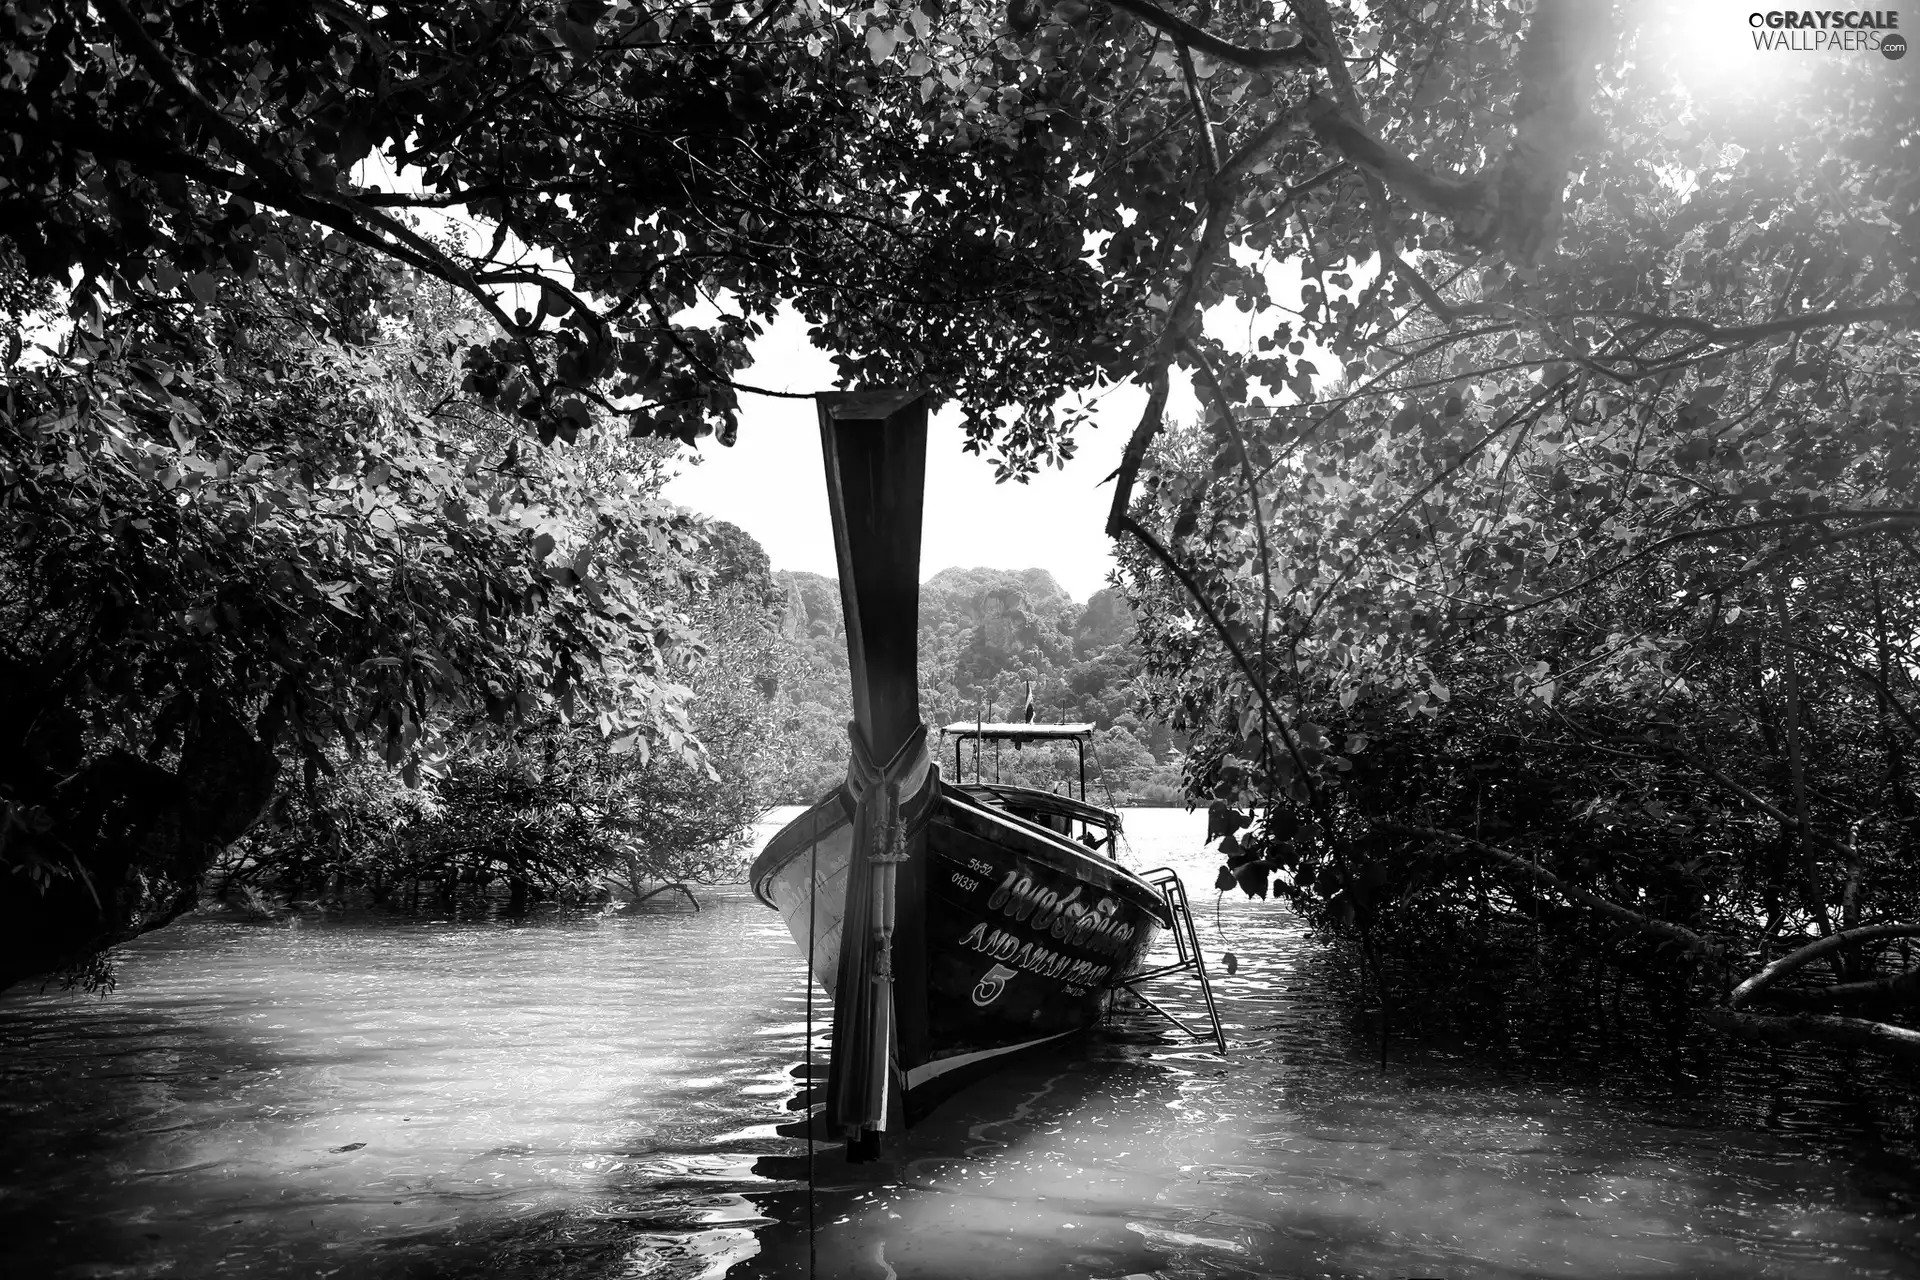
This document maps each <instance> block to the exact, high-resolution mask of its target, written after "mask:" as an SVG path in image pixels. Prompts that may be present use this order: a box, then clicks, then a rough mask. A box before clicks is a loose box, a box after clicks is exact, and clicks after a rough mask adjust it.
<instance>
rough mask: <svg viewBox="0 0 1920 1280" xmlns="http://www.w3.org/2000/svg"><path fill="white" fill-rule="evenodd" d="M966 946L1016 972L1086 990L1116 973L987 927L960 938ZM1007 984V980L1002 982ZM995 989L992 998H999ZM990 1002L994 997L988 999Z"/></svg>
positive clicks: (1107, 967) (1096, 963) (1105, 966)
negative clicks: (1024, 971)
mask: <svg viewBox="0 0 1920 1280" xmlns="http://www.w3.org/2000/svg"><path fill="white" fill-rule="evenodd" d="M960 945H961V946H963V947H972V948H973V949H974V950H975V951H978V952H980V953H982V954H983V955H989V956H992V957H993V958H994V959H995V960H998V961H1000V962H1001V963H1003V964H1009V965H1012V966H1013V967H1014V968H1016V969H1025V970H1026V971H1027V972H1028V973H1037V974H1039V975H1040V976H1041V977H1043V978H1058V979H1059V980H1060V981H1062V982H1066V983H1072V984H1076V985H1079V986H1083V987H1093V986H1098V985H1099V984H1100V983H1102V982H1104V981H1106V977H1107V975H1108V974H1109V973H1112V972H1113V966H1112V965H1110V964H1101V963H1100V962H1099V961H1097V960H1076V959H1074V958H1073V957H1072V956H1067V955H1061V954H1060V953H1059V952H1058V951H1054V950H1051V949H1049V948H1047V947H1043V946H1041V945H1040V944H1039V943H1037V942H1022V941H1021V940H1020V939H1019V938H1018V937H1017V936H1016V935H1014V934H1011V933H1008V932H1007V931H1006V930H1005V929H994V930H991V931H989V930H988V928H987V926H986V925H984V924H976V925H974V926H973V928H971V929H969V930H968V931H967V936H966V937H964V938H962V939H960ZM1002 985H1004V981H1003V983H1002ZM999 994H1000V992H999V989H998V988H995V990H994V992H993V995H995V996H997V995H999ZM989 999H991V997H989ZM974 1003H975V1004H985V1003H988V1001H986V1000H978V999H976V1000H975V1001H974Z"/></svg>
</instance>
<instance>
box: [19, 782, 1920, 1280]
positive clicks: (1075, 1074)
mask: <svg viewBox="0 0 1920 1280" xmlns="http://www.w3.org/2000/svg"><path fill="white" fill-rule="evenodd" d="M1203 830H1204V818H1203V817H1201V816H1199V815H1187V814H1184V813H1179V812H1170V811H1146V812H1141V813H1136V814H1134V815H1131V818H1130V834H1131V839H1132V844H1133V846H1134V850H1135V854H1134V861H1135V863H1136V865H1142V866H1145V865H1153V864H1156V863H1159V862H1163V861H1168V860H1173V861H1174V862H1175V864H1176V865H1178V866H1179V867H1180V868H1181V870H1182V871H1183V873H1185V874H1186V876H1187V880H1188V883H1189V885H1190V886H1193V887H1194V888H1195V889H1196V890H1198V889H1200V888H1201V887H1202V886H1204V885H1205V884H1207V883H1208V882H1210V880H1211V876H1210V874H1209V872H1210V869H1211V862H1210V861H1209V860H1208V859H1207V857H1206V856H1205V855H1204V854H1203V853H1201V852H1200V850H1199V848H1198V842H1199V837H1200V835H1201V833H1202V831H1203ZM703 902H704V904H705V905H706V908H707V909H706V910H704V911H702V912H700V913H699V914H697V915H696V914H694V913H692V912H690V911H686V910H685V909H684V908H676V907H673V906H662V907H661V908H660V909H659V910H657V911H653V912H650V913H648V914H644V915H641V916H638V917H613V918H607V919H599V920H590V921H578V922H572V923H566V924H549V925H542V926H533V927H526V928H507V927H500V926H489V925H468V924H460V925H449V924H402V923H392V922H378V923H370V922H361V923H347V922H338V923H321V924H314V923H305V924H303V925H301V926H300V927H298V928H295V929H280V928H268V927H259V926H240V925H233V924H226V923H216V922H210V921H202V922H195V923H189V924H187V925H184V926H179V927H176V928H173V929H169V930H166V931H163V932H161V933H160V934H158V935H155V936H154V937H151V938H148V939H145V940H143V941H142V942H140V943H138V944H136V945H135V946H133V947H130V948H128V958H127V962H126V964H125V965H124V967H123V970H122V978H121V987H120V990H119V992H118V993H116V994H115V995H114V996H112V997H110V998H108V999H106V1000H104V1001H101V1000H96V999H91V998H87V997H82V996H79V995H77V994H70V993H47V994H45V995H38V994H35V993H33V992H31V991H26V992H14V993H10V994H8V995H7V996H5V997H0V1075H3V1077H4V1091H3V1092H0V1113H3V1114H4V1116H5V1125H4V1130H0V1232H4V1236H0V1238H4V1239H5V1241H6V1242H7V1253H8V1255H9V1266H10V1268H11V1269H12V1270H11V1274H20V1275H26V1276H72V1277H107V1276H127V1277H133V1276H214V1275H219V1276H228V1275H231V1276H261V1277H264V1276H309V1275H311V1276H324V1275H340V1276H370V1277H383V1278H384V1277H399V1276H409V1277H411V1276H481V1275H487V1276H492V1275H516V1276H519V1275H524V1276H537V1277H563V1276H659V1277H667V1278H672V1280H681V1278H683V1277H692V1276H715V1277H717V1276H720V1275H728V1276H733V1277H740V1278H742V1280H744V1278H745V1277H757V1276H767V1277H772V1276H788V1277H797V1276H802V1275H805V1274H806V1268H807V1252H808V1249H807V1238H806V1222H807V1217H808V1213H807V1197H806V1193H805V1178H806V1159H805V1154H804V1149H803V1146H802V1144H800V1143H798V1142H795V1141H792V1140H788V1139H784V1138H781V1137H779V1136H777V1135H776V1134H775V1132H774V1129H773V1126H774V1125H775V1124H777V1123H779V1122H781V1121H784V1120H788V1119H791V1118H793V1112H792V1111H791V1110H789V1109H788V1108H789V1103H790V1102H792V1101H793V1099H794V1081H793V1078H792V1075H791V1073H790V1069H791V1068H792V1067H793V1065H794V1064H796V1063H797V1062H799V1061H800V1059H801V1057H802V1052H803V1048H804V1039H805V1034H806V1018H805V990H804V987H803V986H802V985H801V978H800V969H799V960H798V957H797V956H796V955H795V954H794V953H793V951H792V948H791V946H790V944H789V943H788V941H787V939H786V936H785V930H784V929H783V928H782V927H781V925H780V922H779V920H778V918H777V917H776V916H775V915H774V913H772V912H771V911H768V910H766V909H765V908H763V907H761V906H760V905H759V904H758V903H756V902H754V901H753V900H752V898H751V896H749V895H747V894H745V893H744V892H743V891H739V890H728V891H725V892H722V893H719V894H707V895H703ZM1201 923H1202V930H1203V940H1204V941H1205V942H1206V945H1207V947H1208V950H1209V952H1210V953H1212V954H1217V953H1218V952H1219V951H1223V950H1231V951H1234V952H1235V953H1237V954H1238V956H1239V957H1240V970H1239V972H1238V974H1237V975H1235V976H1233V977H1230V978H1225V977H1223V978H1220V979H1218V982H1219V991H1220V994H1221V996H1222V1006H1223V1013H1224V1015H1225V1017H1226V1018H1227V1020H1228V1023H1229V1033H1230V1036H1231V1038H1232V1041H1233V1044H1234V1052H1233V1055H1232V1056H1231V1057H1230V1058H1228V1059H1226V1060H1224V1061H1223V1060H1221V1059H1220V1058H1218V1057H1217V1056H1215V1055H1214V1054H1211V1053H1208V1052H1204V1051H1201V1050H1198V1049H1193V1048H1189V1047H1186V1046H1183V1045H1180V1044H1175V1043H1171V1042H1169V1041H1168V1040H1167V1039H1165V1038H1164V1037H1162V1036H1161V1035H1159V1033H1158V1031H1157V1030H1156V1029H1154V1028H1152V1027H1150V1026H1149V1025H1148V1024H1146V1023H1145V1022H1141V1021H1137V1020H1135V1019H1133V1018H1123V1019H1121V1020H1119V1021H1118V1022H1117V1024H1116V1026H1115V1028H1114V1029H1113V1031H1112V1032H1111V1033H1110V1034H1109V1035H1107V1036H1106V1037H1104V1038H1102V1039H1099V1040H1095V1041H1091V1042H1088V1043H1086V1044H1083V1045H1080V1046H1078V1047H1075V1048H1073V1049H1069V1050H1065V1051H1062V1052H1060V1053H1058V1054H1055V1055H1054V1056H1052V1057H1049V1058H1046V1059H1043V1060H1036V1061H1032V1062H1029V1063H1027V1064H1023V1065H1021V1066H1017V1067H1015V1068H1013V1069H1010V1070H1008V1071H1006V1072H1004V1073H1002V1074H1001V1075H999V1076H996V1077H994V1078H992V1079H991V1080H989V1081H987V1082H985V1083H983V1084H981V1085H979V1086H976V1087H975V1088H973V1089H972V1090H969V1091H968V1092H966V1093H963V1094H962V1095H961V1096H960V1097H958V1098H956V1099H954V1100H953V1101H951V1102H949V1103H948V1104H947V1105H946V1106H945V1107H943V1108H942V1109H941V1110H940V1111H938V1112H937V1113H936V1114H935V1115H934V1116H933V1117H932V1118H930V1119H929V1120H928V1121H927V1122H925V1123H924V1124H923V1125H922V1127H920V1128H918V1129H916V1130H915V1131H914V1132H913V1133H912V1134H910V1135H908V1136H907V1137H906V1138H905V1139H904V1140H903V1141H900V1142H897V1143H895V1144H894V1147H893V1150H892V1153H891V1154H890V1156H889V1158H888V1159H886V1160H885V1161H882V1162H880V1163H879V1164H876V1165H868V1166H858V1167H849V1166H847V1165H845V1164H844V1163H843V1162H841V1161H839V1160H838V1159H836V1158H835V1157H834V1156H833V1155H832V1153H831V1152H828V1151H826V1150H824V1149H823V1150H822V1151H821V1152H820V1153H819V1155H818V1157H817V1159H816V1163H815V1167H814V1169H813V1175H814V1182H815V1186H816V1192H815V1197H814V1203H813V1208H814V1217H815V1221H816V1222H817V1225H818V1229H817V1232H816V1234H815V1238H814V1248H815V1250H816V1252H817V1274H820V1275H823V1276H826V1275H832V1276H849V1277H853V1276H861V1277H866V1276H870V1277H874V1280H883V1278H884V1277H888V1276H890V1275H891V1276H897V1277H901V1278H903V1280H904V1278H906V1277H914V1276H924V1277H971V1276H984V1275H989V1274H991V1275H996V1276H999V1275H1006V1276H1034V1277H1040V1276H1070V1277H1121V1276H1128V1275H1135V1276H1137V1275H1142V1274H1156V1275H1159V1276H1162V1277H1201V1276H1206V1277H1215V1276H1302V1277H1305V1276H1329V1275H1330V1276H1366V1277H1383V1278H1384V1277H1396V1278H1399V1277H1407V1276H1447V1277H1454V1278H1456V1280H1468V1278H1472V1280H1480V1278H1482V1277H1519V1276H1567V1277H1584V1276H1634V1277H1638V1276H1700V1277H1734V1276H1779V1277H1801V1276H1808V1277H1814V1276H1833V1277H1840V1276H1864V1275H1888V1276H1895V1275H1914V1274H1920V1181H1916V1178H1915V1175H1914V1171H1913V1166H1912V1164H1911V1158H1912V1151H1911V1150H1910V1149H1905V1148H1900V1147H1891V1148H1890V1147H1889V1146H1888V1145H1887V1144H1886V1143H1885V1142H1884V1141H1883V1140H1881V1139H1880V1137H1879V1136H1878V1135H1879V1132H1880V1128H1881V1127H1883V1126H1881V1127H1877V1126H1876V1120H1875V1117H1874V1116H1873V1115H1872V1114H1871V1112H1870V1111H1868V1110H1865V1109H1863V1107H1862V1105H1861V1103H1860V1102H1859V1100H1858V1099H1854V1098H1851V1097H1850V1096H1849V1095H1848V1093H1847V1090H1846V1089H1845V1087H1844V1084H1843V1083H1841V1081H1842V1073H1841V1072H1839V1071H1838V1070H1830V1071H1829V1072H1828V1073H1827V1074H1826V1075H1825V1076H1821V1075H1818V1074H1816V1075H1814V1076H1811V1077H1809V1076H1806V1075H1800V1076H1794V1077H1789V1076H1787V1075H1786V1074H1785V1073H1783V1072H1781V1071H1780V1070H1779V1069H1778V1068H1777V1067H1775V1066H1771V1065H1769V1064H1768V1063H1766V1062H1762V1061H1756V1062H1755V1063H1754V1064H1753V1065H1752V1066H1751V1067H1750V1068H1746V1069H1744V1070H1736V1071H1735V1072H1734V1073H1733V1074H1732V1075H1731V1076H1730V1077H1729V1078H1727V1079H1725V1080H1719V1081H1716V1082H1714V1083H1715V1087H1714V1088H1712V1089H1710V1090H1707V1091H1705V1092H1704V1093H1698V1094H1696V1095H1695V1096H1691V1097H1689V1096H1687V1095H1686V1094H1684V1093H1683V1092H1678V1091H1676V1090H1675V1089H1672V1088H1665V1089H1663V1091H1662V1094H1661V1096H1659V1097H1657V1098H1649V1097H1643V1096H1640V1095H1638V1094H1636V1093H1635V1091H1633V1090H1632V1089H1629V1088H1626V1087H1623V1086H1621V1085H1618V1084H1610V1083H1608V1082H1606V1081H1605V1080H1604V1079H1599V1080H1594V1081H1590V1082H1587V1083H1582V1084H1577V1085H1575V1084H1566V1085H1555V1086H1548V1085H1542V1084H1539V1083H1529V1082H1528V1079H1527V1078H1526V1077H1522V1076H1518V1075H1508V1074H1503V1073H1501V1072H1499V1071H1498V1070H1496V1069H1495V1068H1492V1067H1490V1066H1488V1065H1487V1064H1485V1063H1484V1062H1479V1061H1475V1060H1470V1059H1466V1058H1457V1057H1448V1056H1445V1055H1442V1054H1437V1053H1431V1052H1429V1053H1425V1054H1421V1055H1417V1056H1415V1055H1408V1056H1409V1059H1410V1060H1409V1061H1407V1062H1403V1063H1400V1064H1396V1065H1395V1066H1393V1067H1392V1068H1391V1069H1390V1070H1389V1071H1388V1072H1387V1073H1385V1074H1384V1075H1383V1074H1382V1073H1381V1072H1380V1070H1379V1069H1378V1066H1377V1064H1376V1063H1375V1062H1374V1060H1373V1058H1372V1049H1373V1046H1372V1045H1371V1043H1368V1042H1364V1041H1362V1040H1360V1039H1358V1038H1356V1037H1355V1035H1354V1033H1353V1032H1351V1031H1350V1030H1349V1027H1348V1023H1347V1019H1346V1016H1345V1014H1344V1013H1343V1009H1344V1007H1345V1006H1344V1004H1343V998H1342V995H1341V990H1342V985H1343V983H1344V982H1345V981H1347V977H1346V975H1345V974H1344V973H1342V972H1340V971H1339V970H1338V968H1337V966H1333V965H1331V964H1330V963H1329V961H1328V960H1327V958H1326V957H1325V955H1324V954H1323V953H1322V952H1321V951H1320V950H1319V949H1318V948H1316V947H1315V946H1313V945H1312V944H1311V943H1310V942H1309V941H1308V939H1307V938H1306V937H1305V936H1304V935H1303V933H1302V931H1301V930H1300V929H1299V927H1298V926H1297V924H1296V923H1295V922H1293V921H1292V920H1291V919H1290V918H1289V917H1288V916H1287V915H1286V913H1285V912H1284V911H1282V910H1280V909H1279V908H1276V907H1274V906H1272V905H1270V904H1266V903H1236V902H1232V901H1229V902H1225V903H1223V904H1221V905H1220V908H1219V911H1218V915H1217V919H1216V916H1215V911H1214V907H1213V904H1212V903H1211V902H1210V901H1209V902H1207V903H1205V904H1204V907H1203V911H1202V922H1201ZM1170 994H1171V993H1170ZM824 1012H825V1011H824V1008H822V1009H819V1010H817V1011H816V1017H817V1018H820V1019H822V1020H823V1019H824ZM1789 1079H1791V1080H1792V1081H1793V1083H1791V1084H1787V1083H1783V1082H1784V1081H1787V1080H1789Z"/></svg>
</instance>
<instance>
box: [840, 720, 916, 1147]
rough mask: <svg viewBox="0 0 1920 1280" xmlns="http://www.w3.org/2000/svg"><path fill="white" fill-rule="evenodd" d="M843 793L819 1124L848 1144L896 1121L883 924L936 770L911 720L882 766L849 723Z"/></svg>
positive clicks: (888, 954)
mask: <svg viewBox="0 0 1920 1280" xmlns="http://www.w3.org/2000/svg"><path fill="white" fill-rule="evenodd" d="M847 736H848V737H849V738H850V739H851V740H852V748H853V749H852V753H851V755H850V757H849V759H848V762H847V795H848V796H849V798H850V799H851V800H852V802H853V845H852V848H851V850H850V853H849V857H848V861H847V903H846V914H845V915H844V916H843V917H842V921H841V933H840V938H841V943H840V970H839V974H838V976H837V981H836V983H835V985H834V996H835V998H834V1002H833V1056H832V1060H831V1064H830V1066H829V1071H828V1077H829V1078H828V1090H827V1107H826V1120H827V1129H828V1132H830V1133H838V1134H841V1135H843V1136H845V1137H846V1138H847V1140H848V1142H849V1144H850V1147H851V1144H854V1143H857V1142H859V1141H861V1140H862V1139H864V1138H866V1137H868V1136H869V1135H871V1134H874V1133H878V1132H880V1131H882V1130H886V1129H889V1128H895V1127H898V1124H899V1123H900V1122H899V1115H900V1107H901V1104H902V1101H903V1099H902V1097H901V1087H900V1080H899V1078H898V1077H899V1071H900V1067H899V1060H898V1059H899V1054H898V1023H897V1021H896V1019H895V1016H894V986H893V928H894V919H895V884H896V873H897V869H898V867H899V864H900V863H902V862H905V861H906V860H907V859H908V858H909V857H910V856H912V850H913V849H914V847H915V845H916V843H917V841H918V837H919V836H920V835H921V834H922V833H923V832H924V831H925V830H926V826H927V822H928V820H929V818H931V816H932V814H933V801H934V798H935V796H936V795H937V794H938V793H939V775H938V773H937V772H936V771H935V770H934V767H933V760H932V757H931V756H929V755H928V753H927V727H926V726H925V725H920V726H918V727H917V728H915V729H914V731H913V733H912V734H911V735H909V736H908V738H907V740H906V742H905V743H904V744H903V745H902V746H901V748H900V750H899V751H897V752H896V753H894V756H893V758H892V759H891V760H889V761H887V762H886V763H885V764H884V765H876V764H875V763H874V760H873V752H872V750H871V749H870V748H869V747H868V745H867V742H866V739H865V738H864V736H862V734H861V732H860V729H859V727H858V726H857V725H852V724H849V725H848V726H847Z"/></svg>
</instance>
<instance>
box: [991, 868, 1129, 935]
mask: <svg viewBox="0 0 1920 1280" xmlns="http://www.w3.org/2000/svg"><path fill="white" fill-rule="evenodd" d="M1085 888H1086V886H1085V885H1078V884H1077V885H1075V886H1073V892H1072V893H1069V894H1067V895H1066V896H1065V897H1061V896H1060V894H1059V892H1058V891H1057V890H1053V889H1048V888H1044V887H1042V886H1040V885H1037V884H1035V883H1034V882H1033V877H1032V876H1030V875H1027V874H1026V873H1024V872H1022V871H1020V870H1019V869H1018V868H1016V869H1014V870H1012V871H1009V872H1007V878H1006V879H1004V880H1002V881H1001V882H1000V887H999V888H997V889H995V890H994V891H993V896H992V897H990V898H988V899H987V910H989V911H998V912H999V913H1000V914H1001V915H1003V916H1009V917H1011V918H1013V919H1014V920H1018V921H1020V922H1022V923H1029V922H1030V923H1031V924H1032V926H1033V927H1034V928H1035V929H1039V930H1041V931H1043V932H1045V933H1049V934H1051V935H1053V936H1054V937H1055V938H1057V939H1059V940H1060V941H1061V942H1064V943H1066V944H1067V945H1068V946H1074V947H1084V948H1086V949H1087V950H1088V951H1096V952H1099V953H1100V954H1102V955H1109V956H1121V955H1125V954H1126V951H1127V945H1128V944H1129V943H1131V942H1132V941H1133V934H1134V927H1133V926H1132V925H1130V924H1128V923H1126V922H1125V921H1124V920H1122V919H1120V904H1119V902H1118V901H1116V900H1115V899H1113V898H1102V899H1100V901H1099V902H1097V903H1083V902H1081V901H1080V900H1079V899H1080V893H1081V890H1083V889H1085ZM1029 917H1031V920H1030V921H1029Z"/></svg>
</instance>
